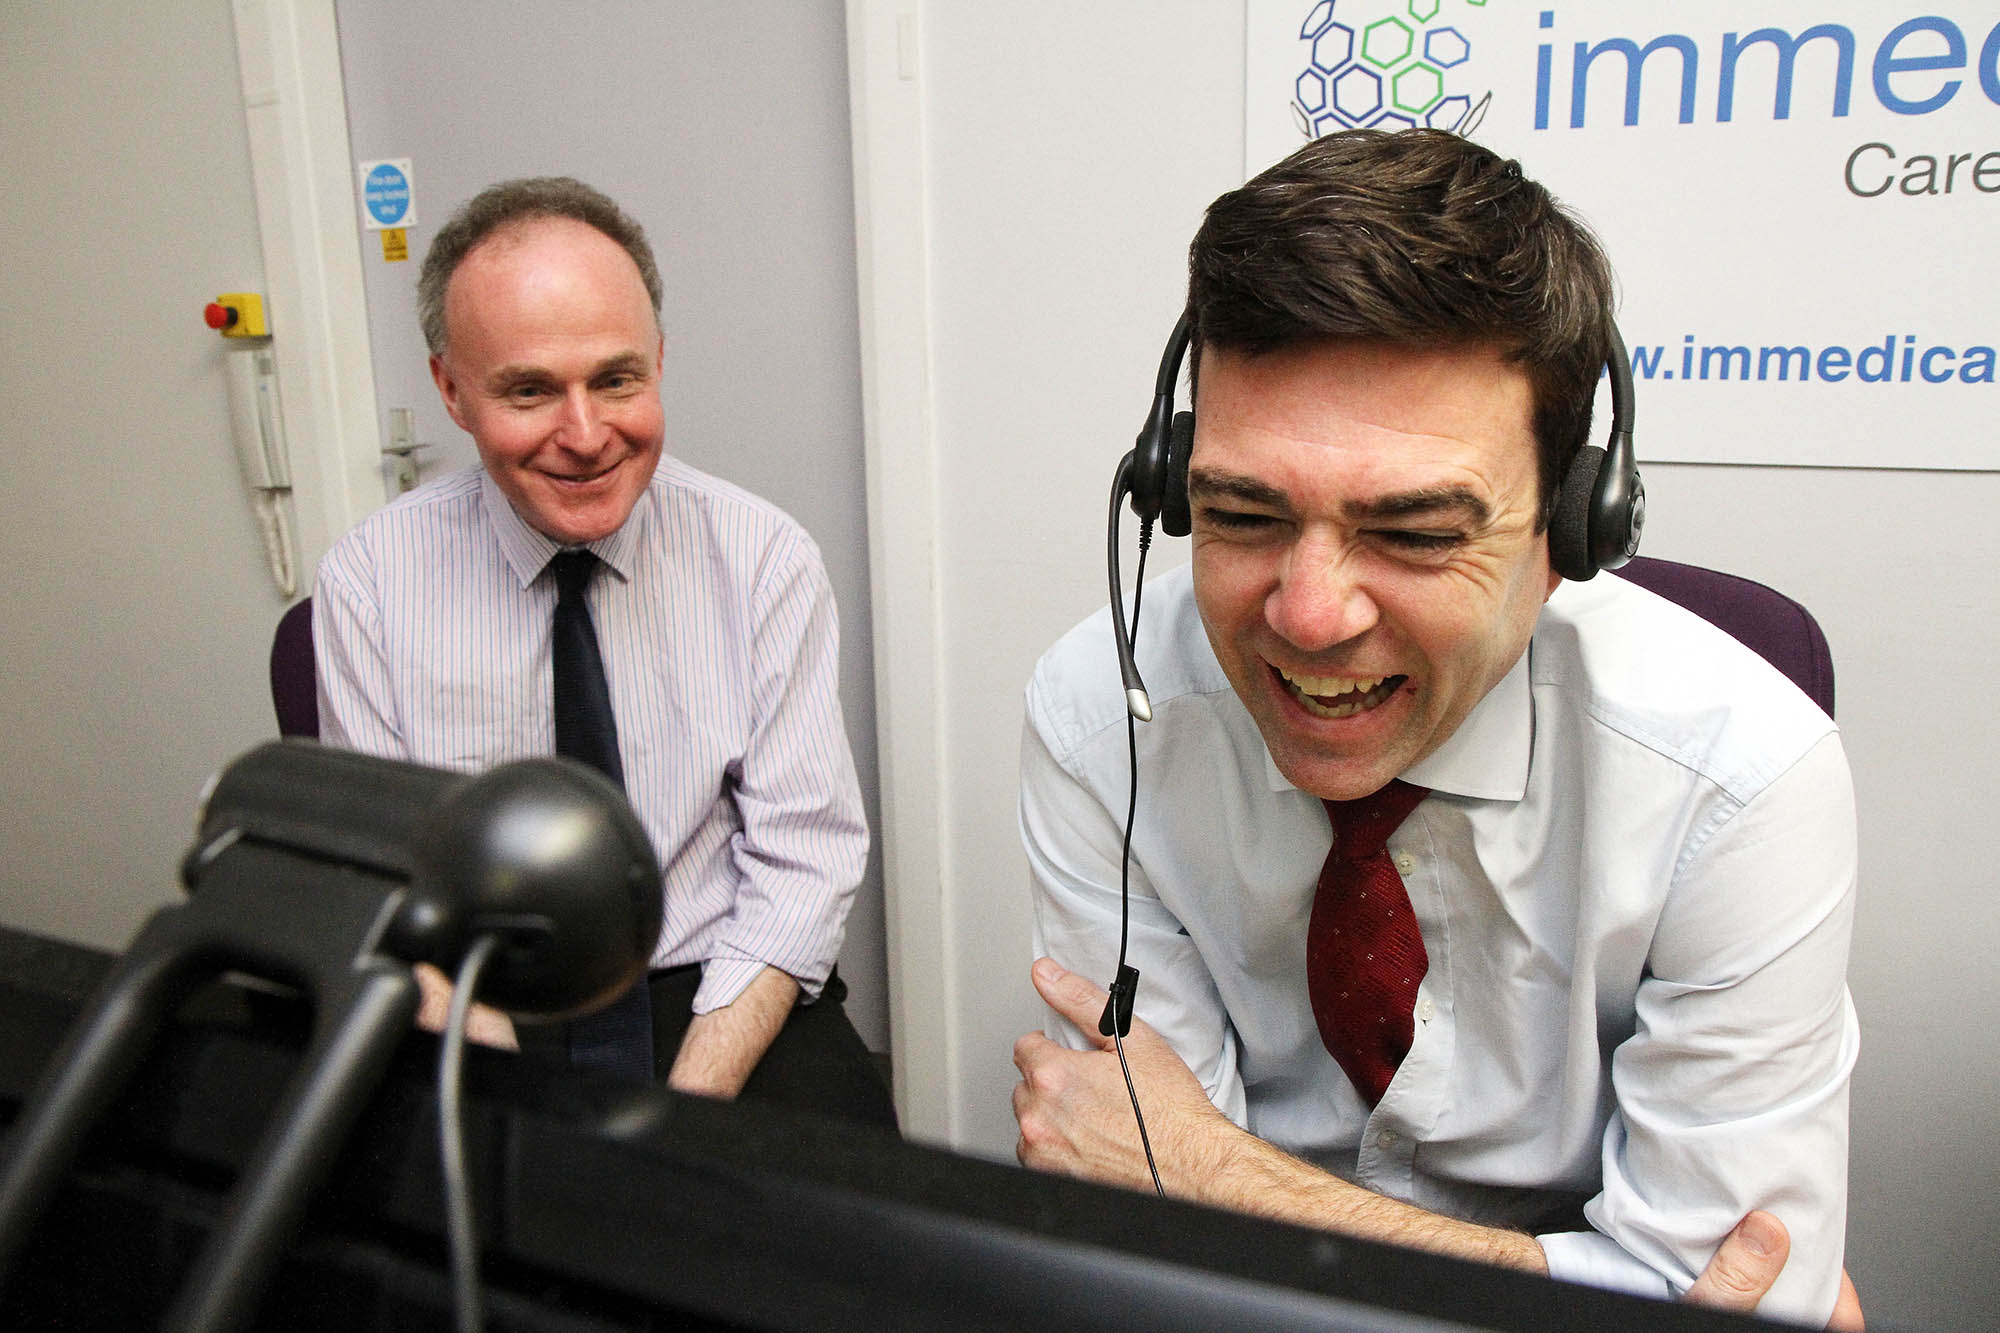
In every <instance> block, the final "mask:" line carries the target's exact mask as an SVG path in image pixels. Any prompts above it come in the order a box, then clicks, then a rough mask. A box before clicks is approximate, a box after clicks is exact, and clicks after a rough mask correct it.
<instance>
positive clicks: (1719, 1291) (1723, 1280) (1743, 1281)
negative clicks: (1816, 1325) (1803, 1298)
mask: <svg viewBox="0 0 2000 1333" xmlns="http://www.w3.org/2000/svg"><path fill="white" fill-rule="evenodd" d="M1791 1252H1792V1236H1791V1233H1790V1232H1788V1231H1786V1230H1785V1224H1784V1223H1783V1222H1780V1221H1779V1220H1778V1219H1777V1218H1775V1217H1773V1216H1772V1215H1771V1214H1769V1213H1767V1212H1765V1211H1763V1210H1762V1209H1758V1210H1757V1211H1755V1212H1753V1213H1751V1214H1750V1215H1749V1216H1747V1217H1745V1218H1744V1219H1743V1220H1742V1221H1741V1222H1738V1223H1737V1224H1736V1229H1735V1230H1733V1231H1731V1232H1730V1233H1729V1234H1728V1235H1727V1236H1724V1237H1723V1238H1722V1246H1721V1248H1720V1249H1718V1250H1716V1252H1715V1257H1714V1258H1713V1259H1711V1260H1709V1261H1708V1267H1707V1268H1704V1269H1703V1270H1702V1272H1701V1276H1700V1277H1699V1278H1698V1279H1696V1280H1695V1284H1694V1285H1693V1286H1692V1287H1689V1288H1688V1289H1687V1295H1686V1296H1684V1297H1683V1298H1682V1299H1684V1300H1688V1301H1691V1302H1693V1303H1694V1304H1696V1305H1713V1306H1715V1307H1717V1308H1718V1309H1723V1310H1741V1311H1744V1312H1746V1313H1747V1312H1749V1311H1751V1310H1755V1309H1756V1308H1757V1302H1758V1301H1761V1300H1763V1299H1764V1293H1765V1292H1767V1291H1769V1290H1770V1289H1771V1284H1772V1283H1774V1282H1776V1281H1777V1280H1778V1273H1779V1272H1780V1271H1781V1270H1782V1269H1783V1268H1784V1266H1785V1260H1786V1259H1787V1258H1788V1257H1789V1256H1790V1255H1791ZM1826 1326H1827V1327H1828V1328H1830V1329H1835V1330H1839V1333H1861V1330H1862V1328H1863V1327H1864V1323H1863V1320H1862V1317H1861V1295H1860V1293H1859V1292H1857V1291H1855V1289H1854V1280H1853V1279H1852V1278H1850V1277H1848V1275H1847V1272H1846V1270H1844V1269H1843V1270H1842V1271H1841V1274H1840V1299H1839V1300H1838V1301H1836V1302H1835V1303H1834V1307H1833V1317H1832V1318H1830V1319H1828V1320H1827V1323H1826Z"/></svg>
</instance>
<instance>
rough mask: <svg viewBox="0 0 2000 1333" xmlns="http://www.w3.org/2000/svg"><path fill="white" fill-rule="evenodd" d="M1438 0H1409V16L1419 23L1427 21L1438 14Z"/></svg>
mask: <svg viewBox="0 0 2000 1333" xmlns="http://www.w3.org/2000/svg"><path fill="white" fill-rule="evenodd" d="M1438 6H1439V0H1410V17H1411V18H1413V19H1415V20H1416V21H1417V22H1419V23H1429V22H1430V21H1431V20H1432V19H1434V18H1436V17H1437V16H1438Z"/></svg>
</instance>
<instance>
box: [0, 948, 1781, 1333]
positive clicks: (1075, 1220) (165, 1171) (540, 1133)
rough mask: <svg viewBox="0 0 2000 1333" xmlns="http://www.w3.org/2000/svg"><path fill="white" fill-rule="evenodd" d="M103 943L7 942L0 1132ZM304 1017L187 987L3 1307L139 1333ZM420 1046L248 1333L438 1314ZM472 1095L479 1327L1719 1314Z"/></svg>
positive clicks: (584, 1084)
mask: <svg viewBox="0 0 2000 1333" xmlns="http://www.w3.org/2000/svg"><path fill="white" fill-rule="evenodd" d="M111 961H112V960H111V959H110V958H108V957H107V956H105V955H102V954H97V953H93V952H92V951H89V950H84V949H80V948H78V947H76V946H74V945H69V944H64V943H60V942H57V941H53V940H48V939H44V938H40V937H35V936H28V935H23V934H21V933H19V932H13V931H5V930H0V1122H4V1123H11V1122H12V1121H13V1120H14V1119H15V1118H16V1117H17V1116H18V1115H19V1113H20V1109H21V1107H22V1105H23V1102H24V1099H26V1098H27V1097H28V1096H29V1094H30V1090H31V1089H32V1088H33V1087H34V1085H35V1082H36V1080H37V1078H38V1077H39V1076H40V1074H41V1073H42V1071H43V1069H44V1066H45V1065H46V1064H47V1063H48V1061H49V1060H50V1058H51V1056H52V1055H53V1054H54V1053H55V1051H56V1049H57V1047H58V1044H59V1043H60V1041H61V1039H62V1037H63V1035H64V1032H65V1029H66V1028H67V1027H68V1026H69V1024H70V1022H71V1020H72V1019H73V1018H74V1016H75V1015H76V1014H77V1013H78V1012H79V1011H80V1009H81V1008H82V1006H83V1005H84V1004H85V1003H86V1002H87V1000H88V997H89V995H90V994H91V992H92V990H93V988H94V987H95V985H96V983H97V981H98V980H99V979H100V978H101V977H102V976H103V974H104V973H105V971H106V970H107V969H108V968H109V966H110V964H111ZM302 1030H303V1023H302V1021H301V1017H300V1015H298V1014H297V1013H296V1012H294V1008H293V1003H292V1002H291V1001H287V1000H284V999H281V998H274V997H272V996H270V995H267V994H264V993H262V992H261V991H259V990H257V989H246V988H243V987H241V986H238V985H235V984H233V983H228V982H225V983H222V984H218V985H215V986H212V987H210V988H208V989H207V990H205V991H203V992H201V993H200V994H198V995H197V996H196V997H195V998H194V999H193V1000H192V1001H190V1002H189V1004H188V1005H187V1006H186V1008H185V1010H184V1012H183V1013H182V1014H181V1015H180V1016H179V1017H178V1018H177V1019H176V1020H175V1021H174V1022H173V1023H172V1024H171V1025H170V1026H169V1027H168V1029H167V1030H166V1031H165V1033H164V1034H163V1036H162V1038H161V1040H160V1041H159V1042H158V1043H157V1044H156V1048H155V1049H154V1050H153V1051H152V1053H151V1054H150V1055H149V1056H148V1057H147V1059H146V1061H145V1062H144V1064H143V1066H142V1067H141V1068H140V1069H139V1071H138V1072H137V1074H136V1075H135V1077H134V1078H133V1080H132V1082H131V1084H130V1087H129V1090H128V1092H127V1094H126V1095H125V1096H123V1097H122V1098H121V1099H120V1101H119V1104H118V1105H117V1106H116V1107H115V1109H114V1110H113V1112H112V1113H111V1114H110V1115H109V1116H107V1117H106V1120H105V1123H103V1124H101V1125H99V1126H98V1127H97V1128H96V1130H95V1131H94V1132H93V1134H92V1135H91V1138H90V1141H89V1143H88V1145H87V1146H86V1148H85V1149H84V1151H83V1152H82V1153H81V1154H80V1155H79V1157H78V1159H77V1161H76V1163H75V1165H74V1167H73V1168H72V1170H71V1171H70V1172H69V1174H68V1177H67V1179H66V1181H65V1183H64V1185H63V1187H62V1189H61V1191H60V1193H59V1194H58V1195H57V1196H56V1198H55V1200H54V1202H53V1203H52V1205H51V1206H50V1207H49V1209H48V1211H47V1214H46V1215H45V1217H43V1218H42V1219H41V1220H40V1221H39V1222H38V1224H37V1227H36V1230H35V1235H34V1238H33V1240H32V1243H31V1244H30V1246H29V1248H28V1249H27V1250H26V1251H25V1252H24V1254H23V1256H22V1259H21V1261H20V1262H18V1263H17V1264H16V1265H15V1267H14V1270H13V1271H12V1272H11V1274H10V1275H9V1276H8V1278H7V1280H6V1285H5V1287H4V1289H0V1324H4V1325H5V1326H6V1327H11V1328H29V1327H122V1328H139V1327H152V1326H154V1325H155V1324H156V1323H157V1322H158V1320H159V1318H160V1314H161V1312H162V1311H163V1310H165V1309H166V1308H167V1307H168V1305H169V1303H170V1301H171V1299H172V1297H173V1294H174V1292H175V1290H176V1289H177V1286H178V1284H179V1282H180V1281H181V1279H182V1277H183V1275H184V1273H185V1270H186V1268H187V1266H188V1264H189V1263H190V1262H191V1261H192V1259H193V1257H194V1255H195V1254H196V1252H197V1251H198V1250H199V1249H200V1248H201V1246H202V1243H203V1240H204V1238H205V1237H206V1236H207V1235H208V1234H209V1232H210V1231H211V1230H212V1229H213V1228H214V1227H215V1225H216V1223H217V1219H218V1217H219V1215H220V1211H221V1209H222V1208H223V1207H224V1206H225V1204H226V1200H227V1198H228V1192H229V1189H230V1187H231V1185H232V1184H233V1183H234V1181H235V1180H236V1178H237V1173H238V1172H239V1171H240V1170H241V1168H242V1166H243V1162H244V1157H245V1154H246V1152H247V1151H248V1147H247V1145H249V1144H251V1143H253V1142H254V1141H255V1140H256V1138H257V1136H258V1135H259V1134H260V1133H261V1132H262V1129H263V1127H264V1125H265V1124H266V1123H267V1121H268V1119H269V1117H270V1114H271V1112H272V1109H273V1107H274V1106H275V1105H276V1104H277V1103H278V1102H279V1100H280V1098H281V1096H282V1093H283V1089H284V1087H285V1085H286V1083H287V1081H288V1079H289V1078H290V1076H291V1073H292V1071H293V1068H294V1066H295V1065H296V1063H297V1061H298V1058H299V1057H298V1049H297V1048H298V1046H299V1044H300V1039H301V1037H300V1034H301V1032H302ZM435 1053H436V1046H435V1041H434V1039H432V1038H430V1037H428V1036H427V1035H425V1034H422V1033H417V1032H413V1033H411V1034H410V1036H409V1037H408V1039H407V1041H406V1042H404V1044H403V1047H402V1049H401V1050H399V1051H398V1053H397V1054H396V1056H395V1058H394V1061H393V1062H392V1067H391V1068H390V1069H389V1071H388V1074H387V1077H386V1078H385V1079H384V1080H383V1081H382V1083H381V1085H380V1088H379V1090H378V1091H377V1092H376V1093H375V1094H374V1095H373V1097H372V1098H371V1100H370V1103H369V1105H368V1107H367V1109H366V1111H365V1112H364V1113H363V1114H362V1116H361V1117H360V1119H359V1121H358V1122H357V1124H356V1127H355V1128H354V1130H353V1131H352V1133H351V1134H350V1136H349V1138H348V1140H347V1142H346V1144H345V1145H344V1147H343V1148H342V1150H341V1153H340V1157H339V1161H338V1165H337V1166H336V1168H335V1170H334V1171H333V1172H332V1174H331V1176H330V1179H329V1183H328V1184H327V1185H326V1186H324V1187H323V1188H322V1189H321V1190H320V1191H319V1194H318V1197H316V1198H315V1199H314V1200H313V1202H312V1204H311V1207H310V1209H309V1210H308V1212H307V1214H306V1217H305V1220H304V1225H303V1227H302V1228H301V1230H300V1233H299V1235H298V1236H297V1238H296V1239H295V1240H294V1241H293V1242H292V1243H291V1244H290V1245H289V1246H288V1248H287V1251H286V1254H285V1256H284V1258H283V1260H282V1262H281V1264H280V1266H279V1267H278V1269H277V1270H276V1273H275V1276H274V1278H273V1280H272V1281H271V1283H270V1286H269V1289H268V1291H267V1292H266V1293H265V1294H264V1296H263V1298H262V1301H261V1304H260V1305H259V1306H258V1307H257V1313H256V1315H255V1318H254V1323H255V1324H256V1325H257V1326H259V1327H269V1328H284V1329H318V1328H327V1329H342V1330H368V1329H392V1328H393V1329H406V1328H424V1327H446V1326H449V1324H450V1322H451V1318H452V1315H451V1288H450V1282H449V1278H448V1270H447V1258H446V1245H445V1240H444V1237H443V1207H442V1195H441V1190H440V1184H439V1180H440V1177H439V1171H438V1165H437V1160H438V1159H437V1148H436V1143H437V1134H436V1110H435V1089H434V1086H433V1066H434V1061H435ZM465 1107H466V1122H467V1148H468V1166H469V1172H470V1177H471V1180H472V1182H473V1190H474V1195H475V1200H476V1205H477V1210H478V1215H479V1220H480V1230H481V1233H482V1236H483V1248H484V1265H483V1275H484V1280H485V1288H486V1301H487V1314H488V1324H489V1327H492V1328H496V1329H523V1330H545V1329H546V1330H558V1329H561V1330H599V1329H607V1330H608V1329H642V1328H665V1327H690V1326H692V1327H704V1326H709V1327H730V1328H778V1329H839V1328H856V1329H869V1330H875V1329H882V1328H950V1329H981V1328H988V1329H1022V1328H1063V1329H1090V1328H1104V1329H1118V1330H1120V1331H1121V1333H1124V1331H1126V1330H1131V1329H1149V1330H1151V1329H1203V1330H1212V1329H1223V1328H1228V1329H1261V1328H1287V1329H1295V1328H1301V1327H1311V1328H1339V1329H1365V1330H1429V1329H1447V1328H1449V1329H1466V1328H1473V1329H1537V1330H1546V1329H1592V1330H1597V1329H1604V1328H1622V1329H1640V1330H1644V1329H1653V1328H1658V1329H1720V1328H1732V1327H1742V1326H1743V1323H1742V1321H1741V1320H1740V1319H1738V1318H1737V1317H1734V1316H1728V1315H1723V1314H1720V1313H1717V1312H1714V1311H1708V1310H1701V1309H1694V1308H1690V1307H1683V1306H1677V1305H1670V1304H1665V1303H1658V1302H1648V1301H1641V1300H1637V1299H1634V1298H1629V1297H1624V1296H1619V1295H1616V1294H1613V1293H1608V1292H1602V1291H1596V1290H1592V1289H1589V1288H1585V1287H1579V1286H1572V1285H1566V1284H1562V1283H1556V1282H1551V1281H1548V1280H1545V1279H1541V1278H1536V1277H1532V1276H1528V1275H1525V1274H1520V1273H1513V1272H1507V1271H1503V1270H1499V1269H1494V1268H1488V1267H1484V1266H1481V1265H1477V1264H1470V1263H1464V1262H1459V1261H1455V1260H1449V1259H1442V1258H1437V1257H1434V1256H1429V1255H1425V1254H1421V1253H1417V1252H1415V1251H1408V1250H1401V1249H1396V1248H1392V1247H1386V1246H1380V1245H1373V1244H1368V1243H1364V1242H1360V1241H1354V1240H1348V1239H1345V1238H1341V1237H1336V1236H1332V1235H1327V1234H1324V1233H1319V1232H1314V1231H1309V1230H1304V1229H1301V1228H1296V1227H1289V1226H1283V1225H1279V1224H1275V1223H1269V1222H1264V1221H1260V1220H1257V1219H1253V1218H1248V1217H1242V1216H1237V1215H1233V1214H1225V1213H1220V1212H1215V1211H1212V1210H1208V1209H1204V1208H1199V1207H1195V1206H1192V1205H1188V1204H1184V1203H1178V1202H1174V1201H1169V1200H1160V1199H1156V1198H1153V1197H1151V1196H1148V1195H1142V1194H1136V1193H1129V1192H1126V1191H1121V1190H1113V1189H1108V1188H1103V1187H1099V1186H1094V1185H1089V1184H1085V1183H1082V1182H1078V1181H1073V1180H1068V1179H1063V1178H1059V1177H1054V1176H1049V1175H1043V1174H1039V1173H1034V1172H1029V1171H1025V1170H1022V1169H1020V1168H1017V1167H1014V1166H1012V1165H1007V1164H1002V1163H996V1162H989V1161H984V1160H977V1159H974V1158H970V1157H966V1156H961V1155H958V1154H954V1153H951V1152H946V1151H942V1150H939V1149H936V1148H929V1147H923V1146H919V1145H915V1144H911V1143H906V1142H903V1141H901V1140H899V1139H897V1138H896V1137H895V1136H893V1135H890V1134H887V1133H885V1132H882V1131H879V1130H874V1129H868V1128H863V1127H855V1126H848V1125H845V1124H840V1123H836V1122H833V1121H829V1120H823V1119H819V1118H816V1117H812V1116H807V1115H802V1114H797V1113H792V1112H787V1111H785V1110H782V1109H779V1108H773V1107H760V1106H757V1105H754V1104H747V1103H746V1104H740V1105H728V1104H722V1103H716V1102H708V1101H704V1100H701V1099H696V1098H687V1097H681V1096H678V1095H675V1094H673V1093H669V1092H666V1091H664V1090H660V1089H653V1088H644V1087H638V1086H634V1085H628V1084H623V1083H619V1082H617V1081H615V1080H610V1079H590V1078H585V1077H581V1076H578V1075H574V1074H571V1073H568V1072H567V1071H558V1070H553V1069H550V1068H547V1067H544V1066H541V1065H538V1064H536V1063H535V1062H534V1061H532V1060H529V1059H524V1058H522V1057H517V1056H513V1055H509V1054H506V1053H502V1052H495V1051H483V1050H482V1051H474V1052H472V1053H470V1055H469V1058H468V1061H467V1064H466V1068H465ZM5 1142H6V1143H8V1144H9V1145H11V1143H12V1139H11V1137H10V1138H9V1139H8V1140H6V1141H5Z"/></svg>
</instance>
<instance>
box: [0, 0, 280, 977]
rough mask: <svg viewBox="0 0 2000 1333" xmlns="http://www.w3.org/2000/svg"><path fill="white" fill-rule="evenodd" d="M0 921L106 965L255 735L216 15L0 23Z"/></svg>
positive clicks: (262, 713) (255, 678)
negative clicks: (225, 307) (232, 409)
mask: <svg viewBox="0 0 2000 1333" xmlns="http://www.w3.org/2000/svg"><path fill="white" fill-rule="evenodd" d="M0 126H4V129H0V177H4V179H6V180H7V181H8V182H9V184H8V187H7V189H6V190H5V191H4V195H3V196H0V200H3V201H0V218H4V225H0V272H4V273H6V274H7V281H6V283H5V285H4V287H0V343H4V346H5V348H6V352H5V355H4V356H0V448H3V449H4V457H5V460H6V465H7V472H8V481H7V483H6V485H5V486H4V487H0V568H5V569H6V571H7V577H6V578H5V579H4V580H0V626H4V630H0V633H4V635H5V647H4V649H3V650H0V657H3V658H4V662H5V672H4V675H0V922H4V923H5V924H7V925H10V926H15V927H21V928H26V929H29V930H36V931H41V932H44V933H48V934H53V935H59V936H65V937H68V938H71V939H76V940H80V941H83V942H86V943H89V944H94V945H98V946H104V947H111V948H122V947H123V945H124V944H125V942H126V941H127V940H128V939H129V938H130V937H131V935H132V933H133V932H134V930H136V928H137V927H138V925H139V923H140V922H141V921H142V920H143V919H144V918H145V916H146V915H147V914H148V913H149V912H150V911H151V910H152V909H153V908H154V907H156V906H158V905H160V904H162V903H165V902H169V901H173V900H176V899H177V898H178V897H179V888H178V886H177V885H176V884H175V882H174V878H173V875H174V867H175V866H176V864H177V863H178V861H179V858H180V856H181V854H182V853H183V852H185V851H186V850H187V845H188V843H189V841H190V839H191V838H192V836H193V830H194V813H195V801H196V797H197V795H198V794H199V792H200V789H201V784H202V782H203V780H204V779H205V778H206V776H207V775H208V774H209V773H211V772H213V771H214V770H215V769H216V768H218V767H220V766H221V764H222V763H224V762H226V761H227V760H228V759H230V758H232V757H234V756H235V755H236V754H237V753H239V752H241V751H242V750H245V749H247V748H249V747H250V746H251V745H253V744H255V743H256V742H258V741H259V740H262V739H265V738H267V737H270V736H273V735H275V734H276V726H275V723H274V722H273V721H272V717H271V704H270V689H269V685H268V683H267V678H266V675H265V655H266V653H267V652H268V651H269V646H270V635H271V628H272V626H273V625H274V624H275V623H276V621H277V617H278V614H279V612H280V611H281V610H282V608H283V602H282V600H281V599H280V598H279V596H278V594H277V592H276V589H275V587H274V586H273V584H272V582H271V580H270V577H269V576H268V575H267V574H266V573H265V569H264V560H263V554H262V547H261V545H260V544H259V541H258V537H257V533H256V528H255V526H254V524H253V521H252V518H251V513H250V509H249V507H248V504H247V502H246V500H245V495H244V491H243V486H242V483H241V481H240V480H239V478H238V474H237V470H236V460H235V454H234V452H233V451H232V447H231V444H230V437H229V426H228V418H227V416H226V411H225V409H226V400H225V396H224V388H223V379H222V369H221V367H222V361H221V356H222V352H223V346H222V344H223V339H221V338H219V337H217V336H216V335H215V334H214V333H211V332H210V331H209V330H208V329H207V328H206V327H204V326H203V324H202V321H201V309H202V306H203V304H204V303H206V302H207V301H209V300H211V299H212V298H213V297H214V296H215V295H216V294H217V293H220V292H226V291H241V290H253V291H254V290H258V289H260V288H261V287H262V286H263V281H264V277H263V265H262V258H261V251H260V249H259V245H258V235H257V214H256V205H255V201H254V197H253V195H252V191H251V184H250V166H249V150H248V144H247V137H246V134H245V130H244V122H243V111H242V104H241V94H240V92H239V85H238V81H237V66H236V46H235V37H234V30H233V28H232V25H231V18H230V7H229V4H228V3H227V0H211V2H210V3H206V4H200V5H171V6H168V5H158V4H153V3H148V2H147V0H116V2H107V3H99V4H92V5H74V6H72V5H61V6H55V5H20V4H13V5H6V6H4V7H0Z"/></svg>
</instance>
